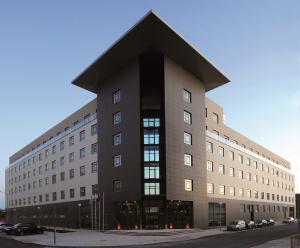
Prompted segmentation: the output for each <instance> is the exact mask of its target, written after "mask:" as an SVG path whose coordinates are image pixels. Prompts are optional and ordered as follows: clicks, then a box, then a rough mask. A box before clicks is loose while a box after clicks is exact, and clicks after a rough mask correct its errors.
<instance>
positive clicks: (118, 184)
mask: <svg viewBox="0 0 300 248" xmlns="http://www.w3.org/2000/svg"><path fill="white" fill-rule="evenodd" d="M121 190H122V182H121V180H114V181H113V192H120V191H121Z"/></svg>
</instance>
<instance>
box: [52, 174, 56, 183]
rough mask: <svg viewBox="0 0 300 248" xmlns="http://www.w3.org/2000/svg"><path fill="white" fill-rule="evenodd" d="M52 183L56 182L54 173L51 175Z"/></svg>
mask: <svg viewBox="0 0 300 248" xmlns="http://www.w3.org/2000/svg"><path fill="white" fill-rule="evenodd" d="M52 184H56V175H52Z"/></svg>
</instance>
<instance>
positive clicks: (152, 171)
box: [144, 166, 159, 179]
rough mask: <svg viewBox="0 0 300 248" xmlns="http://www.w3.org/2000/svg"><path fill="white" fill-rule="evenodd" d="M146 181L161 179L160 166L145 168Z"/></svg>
mask: <svg viewBox="0 0 300 248" xmlns="http://www.w3.org/2000/svg"><path fill="white" fill-rule="evenodd" d="M144 179H159V166H145V167H144Z"/></svg>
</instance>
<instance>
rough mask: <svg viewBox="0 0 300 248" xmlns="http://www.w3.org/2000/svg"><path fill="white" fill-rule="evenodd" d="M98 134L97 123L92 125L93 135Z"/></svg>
mask: <svg viewBox="0 0 300 248" xmlns="http://www.w3.org/2000/svg"><path fill="white" fill-rule="evenodd" d="M95 134H97V124H94V125H92V126H91V136H94V135H95Z"/></svg>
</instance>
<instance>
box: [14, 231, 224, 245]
mask: <svg viewBox="0 0 300 248" xmlns="http://www.w3.org/2000/svg"><path fill="white" fill-rule="evenodd" d="M224 233H230V232H225V231H224V229H223V230H220V229H208V230H202V229H185V230H182V229H181V230H176V229H174V230H159V231H146V230H141V231H139V230H136V231H109V232H106V233H99V232H96V231H90V230H77V231H76V232H70V233H57V234H56V240H57V241H56V245H57V246H76V247H80V246H82V247H83V246H90V247H91V246H131V245H146V244H156V243H162V242H176V241H184V240H191V239H197V238H202V237H205V236H211V235H218V234H224ZM9 237H10V238H13V239H15V240H19V241H21V242H24V243H35V244H40V245H45V246H53V245H54V244H53V232H45V233H44V234H41V235H29V236H9Z"/></svg>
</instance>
